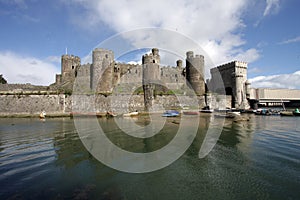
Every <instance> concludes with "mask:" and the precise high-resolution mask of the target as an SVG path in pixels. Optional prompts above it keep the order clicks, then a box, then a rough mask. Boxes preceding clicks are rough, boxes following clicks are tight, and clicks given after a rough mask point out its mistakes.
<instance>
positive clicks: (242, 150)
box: [0, 115, 300, 199]
mask: <svg viewBox="0 0 300 200" xmlns="http://www.w3.org/2000/svg"><path fill="white" fill-rule="evenodd" d="M190 119H191V120H193V118H190ZM84 120H87V119H84ZM148 120H149V119H148V118H147V117H142V118H137V119H136V121H135V123H136V124H137V125H139V126H145V125H147V124H149V122H148ZM214 120H218V119H214V118H213V117H212V116H210V115H201V116H200V118H199V129H198V133H197V135H196V137H195V139H194V141H193V143H192V145H191V146H190V148H189V149H188V150H187V151H186V152H185V154H184V155H183V156H181V157H180V159H178V160H176V161H175V162H174V163H172V164H171V165H169V166H168V167H166V168H163V169H161V170H158V171H155V172H152V173H145V174H129V173H123V172H119V171H116V170H114V169H111V168H109V167H107V166H105V165H103V164H102V163H101V162H99V161H98V160H97V159H95V158H94V157H93V156H92V155H91V154H90V153H89V152H88V151H87V150H86V149H85V147H84V146H83V144H82V142H81V140H80V139H79V136H78V133H77V131H76V129H75V127H74V121H73V120H71V119H68V118H65V119H47V120H46V121H45V122H41V121H39V120H38V119H0V175H1V176H0V184H1V188H0V198H1V199H7V198H20V199H74V198H77V199H199V198H203V199H243V198H248V199H284V198H286V199H297V198H298V197H299V192H298V188H299V186H300V181H299V176H300V174H299V164H300V163H299V160H300V157H299V155H300V134H299V130H298V129H297V127H298V126H297V123H298V122H299V118H281V117H261V116H251V118H250V121H245V122H234V121H232V120H227V119H226V120H225V123H224V128H223V130H222V133H221V135H220V138H219V140H218V142H217V144H216V145H215V146H214V148H213V149H212V151H211V152H210V153H209V154H208V155H207V156H206V157H204V158H202V159H199V158H198V152H199V149H200V147H201V145H202V144H203V141H204V138H205V136H206V133H207V130H208V129H209V123H211V122H215V123H216V122H217V121H214ZM98 121H99V124H101V127H104V129H105V130H106V135H107V137H108V138H109V139H110V140H111V141H112V142H113V143H114V144H116V145H118V146H119V147H121V148H124V149H127V150H130V151H134V152H151V151H155V150H157V149H160V148H162V147H163V146H164V145H166V144H168V143H169V142H170V141H171V140H172V139H173V138H174V136H175V135H174V132H175V133H176V131H177V130H178V127H179V125H180V121H177V119H171V118H170V119H167V121H166V123H165V125H164V128H163V129H162V132H161V133H158V134H156V135H155V136H153V137H151V138H136V137H132V136H128V135H126V134H124V133H122V131H120V129H119V128H118V126H117V124H116V123H115V122H114V120H113V119H98ZM186 139H187V140H188V138H186Z"/></svg>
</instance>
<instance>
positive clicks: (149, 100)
mask: <svg viewBox="0 0 300 200" xmlns="http://www.w3.org/2000/svg"><path fill="white" fill-rule="evenodd" d="M142 64H143V90H144V102H145V110H149V108H150V107H151V106H152V105H153V101H154V90H155V83H157V81H159V80H160V76H161V73H160V66H159V64H160V56H159V50H158V49H156V48H153V49H152V53H150V54H149V55H147V54H146V55H144V56H143V57H142Z"/></svg>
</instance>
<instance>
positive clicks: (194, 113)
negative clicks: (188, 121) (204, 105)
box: [182, 111, 199, 115]
mask: <svg viewBox="0 0 300 200" xmlns="http://www.w3.org/2000/svg"><path fill="white" fill-rule="evenodd" d="M182 113H183V114H184V115H199V112H198V111H183V112H182Z"/></svg>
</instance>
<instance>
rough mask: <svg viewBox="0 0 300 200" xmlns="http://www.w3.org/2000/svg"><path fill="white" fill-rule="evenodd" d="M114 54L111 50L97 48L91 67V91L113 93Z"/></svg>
mask: <svg viewBox="0 0 300 200" xmlns="http://www.w3.org/2000/svg"><path fill="white" fill-rule="evenodd" d="M113 68H114V54H113V52H112V51H110V50H106V49H99V48H96V49H95V50H94V51H93V64H92V65H91V89H92V90H93V91H95V92H111V91H112V89H113V86H112V80H113Z"/></svg>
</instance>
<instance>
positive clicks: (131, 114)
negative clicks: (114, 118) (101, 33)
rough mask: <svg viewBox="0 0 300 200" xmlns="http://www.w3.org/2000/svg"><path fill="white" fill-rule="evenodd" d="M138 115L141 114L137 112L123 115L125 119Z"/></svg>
mask: <svg viewBox="0 0 300 200" xmlns="http://www.w3.org/2000/svg"><path fill="white" fill-rule="evenodd" d="M138 114H139V112H137V111H135V112H130V113H125V114H123V117H133V116H137V115H138Z"/></svg>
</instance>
